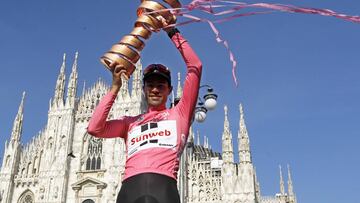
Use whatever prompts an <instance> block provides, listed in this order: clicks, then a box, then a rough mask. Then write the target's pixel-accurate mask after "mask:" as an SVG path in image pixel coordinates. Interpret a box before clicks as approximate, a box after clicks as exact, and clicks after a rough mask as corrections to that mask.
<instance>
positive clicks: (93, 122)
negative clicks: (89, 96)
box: [87, 92, 127, 138]
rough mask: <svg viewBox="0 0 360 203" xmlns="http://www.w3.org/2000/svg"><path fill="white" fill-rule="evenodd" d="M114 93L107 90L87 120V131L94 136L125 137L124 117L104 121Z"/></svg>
mask: <svg viewBox="0 0 360 203" xmlns="http://www.w3.org/2000/svg"><path fill="white" fill-rule="evenodd" d="M115 99H116V95H114V94H113V93H111V92H109V93H107V94H106V95H105V96H104V97H103V98H102V99H101V101H100V103H99V104H98V106H97V107H96V108H95V111H94V113H93V115H92V117H91V119H90V121H89V126H88V128H87V132H88V133H89V134H90V135H93V136H95V137H102V138H113V137H125V135H126V131H127V122H126V119H125V118H123V119H118V120H110V121H106V119H107V117H108V115H109V112H110V109H111V107H112V105H113V103H114V101H115Z"/></svg>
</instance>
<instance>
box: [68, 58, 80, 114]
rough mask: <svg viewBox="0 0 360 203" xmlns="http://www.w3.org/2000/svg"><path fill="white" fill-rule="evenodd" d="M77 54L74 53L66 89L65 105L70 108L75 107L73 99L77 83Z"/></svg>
mask: <svg viewBox="0 0 360 203" xmlns="http://www.w3.org/2000/svg"><path fill="white" fill-rule="evenodd" d="M78 55H79V52H76V53H75V60H74V64H73V66H72V70H71V74H70V79H69V84H68V89H67V97H66V103H67V104H68V105H70V106H72V107H73V106H74V105H75V97H76V88H77V81H78V72H77V60H78Z"/></svg>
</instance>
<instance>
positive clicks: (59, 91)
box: [53, 53, 66, 105]
mask: <svg viewBox="0 0 360 203" xmlns="http://www.w3.org/2000/svg"><path fill="white" fill-rule="evenodd" d="M65 59H66V54H65V53H64V56H63V62H62V65H61V68H60V74H59V76H58V79H57V81H56V87H55V95H54V99H53V105H54V104H57V105H60V104H63V103H64V92H65Z"/></svg>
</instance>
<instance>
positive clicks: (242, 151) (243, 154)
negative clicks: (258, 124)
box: [238, 104, 251, 163]
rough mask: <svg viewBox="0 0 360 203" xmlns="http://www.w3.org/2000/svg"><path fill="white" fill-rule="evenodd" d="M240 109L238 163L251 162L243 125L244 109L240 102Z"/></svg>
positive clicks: (246, 135)
mask: <svg viewBox="0 0 360 203" xmlns="http://www.w3.org/2000/svg"><path fill="white" fill-rule="evenodd" d="M239 110H240V124H239V125H240V128H239V132H238V143H239V145H238V152H239V159H240V163H251V153H250V140H249V135H248V132H247V129H246V125H245V118H244V110H243V107H242V104H240V105H239Z"/></svg>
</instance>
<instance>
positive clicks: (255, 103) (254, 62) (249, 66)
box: [0, 0, 360, 203]
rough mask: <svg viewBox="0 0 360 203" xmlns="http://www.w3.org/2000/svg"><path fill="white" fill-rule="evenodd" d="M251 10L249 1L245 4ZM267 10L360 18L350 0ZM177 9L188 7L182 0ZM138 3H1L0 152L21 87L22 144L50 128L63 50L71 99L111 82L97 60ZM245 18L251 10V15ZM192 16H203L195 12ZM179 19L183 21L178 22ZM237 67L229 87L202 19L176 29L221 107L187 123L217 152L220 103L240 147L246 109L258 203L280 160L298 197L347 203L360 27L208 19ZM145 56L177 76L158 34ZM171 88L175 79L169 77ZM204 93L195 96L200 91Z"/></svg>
mask: <svg viewBox="0 0 360 203" xmlns="http://www.w3.org/2000/svg"><path fill="white" fill-rule="evenodd" d="M243 2H247V3H254V2H257V1H245V0H244V1H243ZM263 2H267V3H283V4H293V5H297V6H303V7H314V8H327V9H332V10H334V11H338V12H340V13H345V14H349V15H360V1H358V0H343V1H338V0H327V1H320V0H315V1H314V0H302V1H298V0H291V1H290V0H278V1H275V0H274V1H266V0H264V1H263ZM182 3H183V4H184V5H185V4H188V3H190V1H189V0H183V1H182ZM138 5H139V2H137V1H124V0H121V1H120V0H118V1H114V0H107V1H84V0H78V1H69V0H63V1H45V0H37V1H20V0H15V1H10V0H4V1H1V3H0V95H1V99H0V138H1V139H0V141H1V143H0V157H2V155H3V152H4V143H5V140H8V139H9V138H10V134H11V128H12V124H13V121H14V118H15V116H16V113H17V110H18V106H19V104H20V101H21V96H22V92H23V91H26V99H25V109H24V125H23V135H22V142H23V143H27V142H29V140H31V138H32V137H33V136H35V135H36V134H37V132H38V131H40V130H41V129H43V128H44V127H45V125H46V122H47V111H48V103H49V100H50V98H52V97H53V95H54V88H55V83H56V79H57V76H58V74H59V71H60V66H61V63H62V57H63V54H64V53H66V54H67V55H66V56H67V60H66V66H67V67H66V74H67V78H68V77H69V75H70V72H71V65H72V63H73V60H74V56H75V52H76V51H78V52H79V58H78V72H79V79H78V80H79V81H78V84H79V86H78V93H79V94H80V93H81V90H82V86H83V84H84V82H85V86H86V88H89V87H91V86H92V85H93V84H94V83H95V82H96V81H97V80H98V79H99V78H102V79H103V80H104V81H106V82H107V83H108V84H110V83H111V74H110V72H109V71H108V70H107V69H105V68H104V67H103V65H102V64H101V63H100V62H99V57H100V56H101V55H102V54H103V53H105V52H106V51H107V50H108V49H109V48H110V47H111V46H112V44H114V43H116V42H118V41H119V40H120V39H121V37H122V36H124V35H126V34H129V33H130V32H131V30H132V28H133V25H134V22H135V20H136V18H137V17H136V8H137V6H138ZM248 11H250V10H248ZM192 14H194V15H198V16H202V17H209V16H208V15H204V14H202V13H200V12H198V11H193V12H192ZM184 20H185V18H184V17H179V22H181V21H184ZM216 26H217V28H218V30H219V31H220V34H221V37H222V38H223V39H226V40H227V42H228V44H229V47H230V49H231V51H232V52H233V53H234V56H235V59H236V60H237V71H236V75H237V78H238V80H239V85H238V86H236V85H235V83H234V80H233V78H232V75H231V62H230V60H229V55H228V52H227V50H226V49H225V48H224V46H222V45H221V44H219V43H217V42H216V40H215V35H214V33H213V32H212V30H211V29H210V27H209V25H208V24H206V23H192V24H188V25H185V26H181V27H179V30H180V31H181V32H182V34H183V35H184V36H185V37H186V38H187V39H188V41H189V42H190V43H191V45H192V47H193V48H194V50H195V51H196V52H197V54H198V55H199V57H200V59H201V60H202V63H203V76H202V80H201V84H207V85H210V86H212V87H213V88H214V91H215V92H216V93H217V94H218V106H217V108H216V109H215V110H213V111H209V112H208V115H207V116H208V117H207V119H206V121H205V122H204V123H202V124H198V123H195V124H194V126H193V128H194V130H195V131H197V130H199V131H200V134H201V136H204V135H205V136H207V137H208V138H209V144H210V145H211V147H212V149H213V150H215V151H221V136H222V132H223V122H224V105H227V106H228V108H229V112H228V114H229V121H230V128H231V131H232V135H233V138H234V149H237V144H236V137H237V131H238V129H239V104H240V103H242V105H243V108H244V112H245V122H246V125H247V129H248V132H249V137H250V145H251V152H252V159H253V163H254V165H255V167H256V172H257V177H258V180H259V182H260V186H261V193H262V195H264V196H271V195H274V194H275V193H278V192H279V165H281V166H282V167H283V169H284V170H283V174H284V178H285V180H287V177H286V165H287V164H289V165H290V167H291V172H292V181H293V185H294V191H295V193H296V195H297V199H298V202H305V203H312V202H314V203H322V202H323V203H340V202H341V203H355V202H359V200H358V195H357V194H358V191H359V190H360V185H359V184H358V182H359V180H360V174H359V173H358V171H360V157H359V156H358V155H359V154H360V148H359V147H358V145H359V144H360V124H359V121H360V119H359V117H358V115H359V114H360V107H359V104H360V94H359V92H360V80H359V78H360V60H359V54H360V50H359V47H360V40H359V36H360V24H356V23H352V22H348V21H344V20H340V19H336V18H333V17H324V16H318V15H305V14H294V13H283V12H275V13H271V14H264V15H255V16H249V17H241V18H237V19H233V20H231V21H227V22H224V23H221V24H216ZM141 61H142V62H143V64H144V65H146V64H149V63H163V64H165V65H167V66H168V67H171V69H172V77H173V78H176V73H177V72H181V73H182V75H184V73H185V67H184V63H183V62H182V60H181V57H180V55H179V53H178V52H177V51H176V49H175V48H174V46H173V44H172V43H171V41H170V40H169V39H168V37H167V36H166V34H165V33H163V32H160V33H154V34H153V35H152V37H151V38H150V39H149V40H147V41H146V46H145V48H144V50H143V51H142V52H141ZM173 81H174V82H173V85H175V86H176V82H175V81H176V79H174V80H173ZM205 93H206V89H205V88H202V89H200V95H204V94H205ZM1 159H2V158H1Z"/></svg>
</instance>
